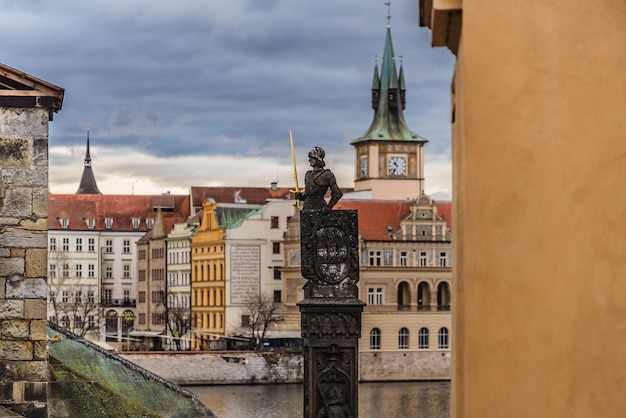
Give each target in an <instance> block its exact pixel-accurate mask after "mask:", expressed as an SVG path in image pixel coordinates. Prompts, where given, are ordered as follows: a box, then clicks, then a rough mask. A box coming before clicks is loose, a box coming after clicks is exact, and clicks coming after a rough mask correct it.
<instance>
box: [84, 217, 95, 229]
mask: <svg viewBox="0 0 626 418" xmlns="http://www.w3.org/2000/svg"><path fill="white" fill-rule="evenodd" d="M86 221H87V228H89V229H94V228H95V227H96V220H95V219H87V220H86Z"/></svg>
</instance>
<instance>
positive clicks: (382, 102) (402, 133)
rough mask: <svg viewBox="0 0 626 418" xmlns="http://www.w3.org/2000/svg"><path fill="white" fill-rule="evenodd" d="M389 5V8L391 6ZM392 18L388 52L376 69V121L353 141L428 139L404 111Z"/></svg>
mask: <svg viewBox="0 0 626 418" xmlns="http://www.w3.org/2000/svg"><path fill="white" fill-rule="evenodd" d="M385 5H386V6H388V7H389V5H388V4H387V3H385ZM390 19H391V16H390V14H389V13H388V14H387V37H386V39H385V50H384V53H383V59H382V63H381V66H380V76H379V72H378V63H376V65H375V66H374V77H373V80H372V108H373V109H374V120H373V121H372V124H371V125H370V127H369V129H368V130H367V132H365V134H363V135H362V136H361V137H360V138H358V139H357V140H356V141H354V142H353V144H354V143H357V142H362V141H370V140H374V141H380V140H405V141H418V142H426V139H424V138H422V137H420V136H418V135H417V134H416V133H414V132H413V131H411V130H410V129H409V127H408V126H407V124H406V121H405V120H404V112H403V110H404V108H405V107H406V97H405V92H406V87H405V82H404V69H403V68H402V60H401V61H400V74H399V75H398V71H397V68H396V60H395V56H394V53H393V43H392V41H391V25H390Z"/></svg>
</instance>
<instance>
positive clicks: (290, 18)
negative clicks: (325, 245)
mask: <svg viewBox="0 0 626 418" xmlns="http://www.w3.org/2000/svg"><path fill="white" fill-rule="evenodd" d="M391 11H392V20H391V25H392V35H393V42H394V50H395V52H396V54H398V56H400V55H401V56H403V62H404V69H405V76H406V82H407V109H406V111H405V116H406V119H407V121H408V123H409V126H410V127H411V128H412V130H414V131H415V132H417V133H418V134H420V135H422V136H424V137H426V138H428V139H429V140H430V142H429V144H428V145H427V149H426V159H427V160H428V158H429V154H433V155H435V154H437V155H438V154H443V155H449V149H450V139H449V138H450V134H449V131H450V128H449V118H450V116H449V86H450V82H451V77H452V69H453V57H452V55H451V54H450V53H449V51H447V50H445V49H442V48H438V49H433V48H431V47H430V32H429V31H428V30H426V29H423V28H419V25H418V10H417V2H416V1H411V2H398V3H397V4H395V3H394V4H392V9H391ZM385 31H386V8H385V7H384V5H383V2H379V1H369V0H367V1H364V0H342V1H339V2H338V1H330V0H320V1H308V0H272V1H256V0H232V1H228V2H218V1H214V0H206V1H193V0H181V1H180V2H176V3H172V2H166V1H162V0H152V1H148V0H133V1H132V2H128V1H126V0H124V1H121V0H113V1H106V2H105V1H90V2H84V1H79V0H60V1H55V2H44V1H24V0H13V1H10V0H9V1H4V2H3V13H2V15H0V37H2V39H5V40H8V41H7V42H5V43H4V45H3V46H2V47H0V52H2V57H3V58H2V60H3V63H5V64H7V65H10V66H12V67H15V68H18V69H19V70H22V71H25V72H27V73H29V74H32V75H34V76H36V77H39V78H42V79H44V80H46V81H48V82H51V83H53V84H57V85H59V86H61V87H63V88H65V89H66V96H65V101H64V103H63V109H62V111H61V113H60V114H59V115H58V116H57V117H55V120H54V122H53V123H52V125H51V139H50V142H51V146H53V147H72V149H74V147H79V149H80V147H81V146H84V142H85V136H86V134H85V130H86V127H87V125H88V124H89V125H90V126H91V138H92V145H93V146H94V147H96V148H97V149H98V158H100V159H104V158H108V156H113V157H115V156H117V155H119V153H118V149H120V147H124V148H125V149H129V150H133V151H134V152H140V153H144V154H146V155H147V156H148V157H149V156H153V157H154V158H155V160H154V163H155V164H157V165H158V162H159V159H162V158H168V157H170V158H174V157H181V158H183V157H198V156H202V155H206V156H207V157H209V156H211V155H232V156H241V157H259V156H262V157H267V158H275V157H276V156H277V155H280V153H281V152H284V151H285V147H286V146H288V131H289V129H292V130H293V131H294V135H295V138H296V139H297V143H298V147H299V149H301V150H302V152H303V153H305V152H306V150H307V149H308V148H310V147H312V146H314V145H321V146H323V147H326V148H327V152H328V154H329V155H334V157H333V158H334V159H335V160H336V161H337V162H338V163H341V164H345V165H346V166H348V165H349V164H351V162H352V159H353V151H352V147H351V146H350V142H351V141H352V140H354V139H356V138H357V137H358V136H360V135H361V134H362V133H363V132H365V131H366V130H367V128H368V126H369V124H370V122H371V118H372V114H373V113H372V112H373V111H372V110H371V108H370V83H371V76H372V71H373V68H374V57H375V56H376V55H378V57H379V58H380V57H381V56H382V52H383V47H384V41H385V33H386V32H385ZM287 152H288V150H287ZM64 155H66V157H64V158H59V157H55V158H53V159H52V160H51V163H52V164H68V166H67V168H68V169H69V167H70V166H69V164H70V163H69V155H72V154H71V153H68V154H64ZM287 158H288V154H287ZM78 161H79V164H80V163H81V162H82V161H81V159H80V158H78ZM288 163H289V161H287V164H288ZM97 164H98V161H97V160H95V158H94V165H95V166H96V167H97ZM147 165H149V164H148V163H146V164H144V165H143V167H144V169H145V167H146V166H147ZM75 169H76V168H75ZM77 170H78V171H79V173H80V166H79V167H78V168H77ZM125 174H126V175H129V176H132V175H135V176H140V175H141V173H139V172H136V171H133V170H132V169H129V170H128V172H126V173H125ZM79 175H80V174H78V176H79ZM150 175H151V176H154V182H155V183H156V184H159V183H166V182H168V181H169V179H168V178H167V173H163V172H160V171H158V170H155V171H154V172H152V173H151V174H150ZM54 181H55V177H54V175H51V182H54ZM131 181H132V180H131ZM264 182H265V180H264ZM188 183H189V184H192V183H196V181H195V180H189V181H188ZM189 184H187V185H181V186H184V187H187V186H188V185H189ZM53 191H54V190H53Z"/></svg>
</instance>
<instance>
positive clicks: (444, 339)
mask: <svg viewBox="0 0 626 418" xmlns="http://www.w3.org/2000/svg"><path fill="white" fill-rule="evenodd" d="M437 346H438V347H439V349H440V350H445V349H447V348H448V328H441V329H440V330H439V338H438V344H437Z"/></svg>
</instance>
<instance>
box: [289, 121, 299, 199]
mask: <svg viewBox="0 0 626 418" xmlns="http://www.w3.org/2000/svg"><path fill="white" fill-rule="evenodd" d="M289 142H290V143H291V162H292V163H293V180H294V182H295V183H296V188H295V190H291V192H294V193H299V192H300V191H301V190H300V187H299V186H298V170H297V169H296V151H295V148H294V146H293V135H292V134H291V129H290V130H289ZM296 207H297V208H298V209H300V201H299V200H298V199H296Z"/></svg>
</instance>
